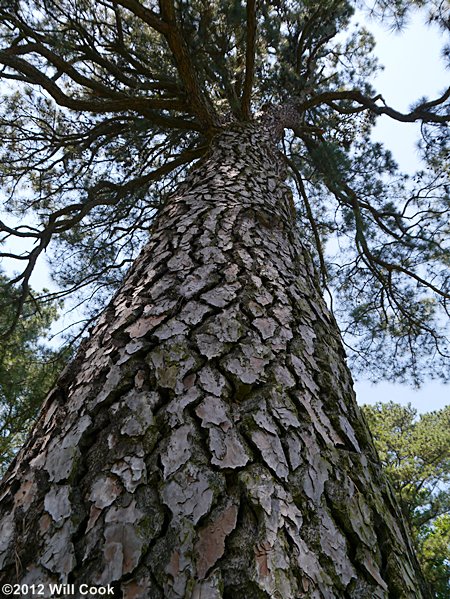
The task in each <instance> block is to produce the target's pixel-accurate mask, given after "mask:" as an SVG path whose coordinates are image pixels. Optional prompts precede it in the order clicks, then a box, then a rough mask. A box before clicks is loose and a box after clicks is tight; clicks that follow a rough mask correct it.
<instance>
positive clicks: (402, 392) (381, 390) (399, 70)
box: [355, 12, 450, 412]
mask: <svg viewBox="0 0 450 599" xmlns="http://www.w3.org/2000/svg"><path fill="white" fill-rule="evenodd" d="M357 18H358V22H360V23H361V22H362V21H363V17H361V15H358V17H357ZM364 21H365V25H366V27H367V28H368V29H369V30H370V31H372V33H373V34H374V35H375V39H376V42H377V45H376V49H375V53H376V54H377V56H378V58H379V59H380V62H381V64H383V65H384V66H385V69H384V71H383V72H381V73H380V74H379V75H378V77H377V79H376V80H374V87H375V88H376V91H377V92H379V93H381V94H382V95H383V97H384V99H385V101H386V103H387V104H388V105H389V106H392V107H393V108H396V109H397V110H401V111H408V109H409V107H410V105H411V104H412V103H413V102H414V101H415V100H417V99H419V98H420V97H421V96H422V95H423V90H427V94H428V95H429V99H433V98H437V97H439V95H440V94H441V93H442V91H443V90H444V89H445V88H446V87H448V85H449V82H450V71H449V70H446V69H445V68H444V61H443V59H442V58H441V48H442V46H443V44H444V36H443V34H442V33H441V32H440V30H439V29H438V28H437V27H436V26H433V27H429V26H424V13H423V12H422V13H421V12H417V13H415V14H414V15H413V16H412V18H411V19H410V21H409V23H408V25H407V26H406V27H405V29H404V30H402V31H401V32H398V31H392V30H389V27H388V26H382V25H379V24H377V23H375V22H373V21H370V20H367V19H364ZM418 131H419V125H417V124H413V123H398V122H396V121H393V120H392V119H390V118H389V117H387V116H382V117H380V118H379V119H378V120H377V126H376V128H375V131H374V134H373V136H374V139H376V140H377V141H386V140H389V141H388V147H389V149H390V150H391V151H392V153H393V156H394V158H395V160H396V161H397V163H398V164H399V166H400V168H401V170H403V171H406V172H413V171H414V170H415V169H417V168H420V162H419V160H418V155H417V151H416V142H417V139H418ZM355 390H356V397H357V400H358V403H360V404H361V403H375V402H377V401H382V402H387V401H395V402H397V403H401V404H407V403H411V404H412V405H413V406H414V407H415V408H416V409H417V411H418V412H427V411H430V410H437V409H441V408H443V407H444V406H445V405H448V404H450V386H449V385H444V384H442V383H439V382H430V383H427V384H425V385H423V387H422V388H421V389H419V390H415V389H413V388H411V387H409V386H407V385H400V384H390V383H387V382H381V383H378V384H376V385H373V384H371V383H369V382H367V381H359V382H357V383H356V384H355Z"/></svg>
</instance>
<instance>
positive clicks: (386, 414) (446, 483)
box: [364, 402, 450, 599]
mask: <svg viewBox="0 0 450 599" xmlns="http://www.w3.org/2000/svg"><path fill="white" fill-rule="evenodd" d="M364 413H365V416H366V418H367V421H368V423H369V426H370V429H371V431H372V434H373V436H374V440H375V444H376V447H377V449H378V453H379V455H380V458H381V461H382V463H383V465H384V467H385V471H386V473H387V474H388V476H389V478H390V480H391V482H392V484H393V486H394V489H395V491H396V493H397V497H398V499H399V501H400V505H401V507H402V510H403V513H404V515H405V517H406V519H407V521H408V522H409V524H410V526H411V530H412V532H413V536H414V539H415V541H416V545H417V549H418V555H419V558H420V561H421V564H422V568H423V571H424V573H425V575H426V577H427V579H428V580H429V582H430V583H431V584H432V586H433V589H434V592H435V597H436V598H438V599H446V598H447V597H448V596H449V592H450V562H449V558H450V406H448V407H446V408H444V409H443V410H439V411H437V412H428V413H426V414H421V415H420V416H419V417H417V410H415V409H413V408H412V407H411V405H408V406H401V405H399V404H396V403H393V402H389V403H377V404H376V405H374V406H369V405H366V406H364Z"/></svg>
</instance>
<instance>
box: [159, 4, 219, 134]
mask: <svg viewBox="0 0 450 599" xmlns="http://www.w3.org/2000/svg"><path fill="white" fill-rule="evenodd" d="M160 9H161V16H162V18H163V20H164V21H165V23H167V25H168V29H167V30H166V31H165V32H163V35H164V37H165V38H166V40H167V43H168V44H169V48H170V50H171V51H172V55H173V58H174V61H175V64H176V67H177V70H178V74H179V75H180V78H181V80H182V81H183V85H184V87H185V90H186V94H187V102H188V104H189V106H190V107H191V109H192V111H193V113H194V114H195V115H196V116H197V117H198V118H199V119H200V121H201V122H203V123H204V124H205V125H206V126H207V127H211V126H214V125H215V123H216V116H215V114H214V110H213V108H212V106H211V104H210V102H209V101H208V99H207V97H206V93H205V92H204V91H203V90H202V89H201V86H200V84H199V81H198V78H197V75H196V70H195V67H194V65H193V63H192V59H191V55H190V53H189V50H188V48H187V46H186V43H185V40H184V38H183V33H182V31H181V29H180V26H179V24H178V22H177V19H176V15H175V5H174V3H173V1H172V0H160Z"/></svg>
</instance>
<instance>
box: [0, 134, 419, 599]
mask: <svg viewBox="0 0 450 599" xmlns="http://www.w3.org/2000/svg"><path fill="white" fill-rule="evenodd" d="M272 138H273V135H272V134H271V132H270V128H268V127H263V126H258V125H246V126H242V125H241V126H234V127H233V128H231V129H229V130H228V131H225V132H224V133H222V134H221V135H219V136H218V137H217V138H216V139H215V140H214V141H213V144H212V147H211V151H210V154H209V156H208V158H207V159H206V160H204V161H203V162H202V164H200V165H199V166H198V167H197V168H196V169H195V170H194V171H193V172H192V173H191V175H190V176H189V177H188V179H187V181H186V182H185V183H184V184H183V185H182V186H181V187H180V189H179V190H178V192H177V193H176V194H175V195H173V196H172V197H170V198H169V200H168V201H167V203H166V205H165V207H164V208H163V210H162V211H161V214H160V215H159V216H158V218H157V220H156V221H155V224H154V227H153V231H152V236H151V241H150V243H149V244H148V245H147V247H146V248H145V249H144V251H143V252H142V254H141V256H140V257H139V258H138V260H137V261H136V263H135V265H134V267H133V270H132V271H131V272H130V274H129V276H128V277H127V279H126V281H125V283H124V285H123V287H122V288H121V290H120V291H119V292H118V293H117V295H116V296H115V298H114V299H113V301H112V302H111V304H110V305H109V307H108V308H107V310H106V311H105V312H104V314H103V316H102V317H101V318H100V321H99V323H98V325H97V326H96V327H95V329H94V330H93V332H92V335H91V337H90V339H89V340H88V341H87V342H85V343H84V344H83V349H82V350H81V351H80V353H79V355H78V357H77V359H76V360H75V361H74V362H73V363H72V364H71V365H69V367H68V369H67V371H66V372H65V373H64V374H63V375H62V377H61V379H60V381H59V384H58V386H57V387H56V388H55V389H54V391H53V392H52V393H51V394H50V396H49V398H48V399H47V401H46V403H45V406H44V408H43V411H42V414H41V417H40V420H39V422H38V424H37V426H36V427H35V429H34V432H33V435H32V437H31V438H30V440H29V441H28V443H27V445H26V446H25V447H24V448H23V449H22V451H21V452H20V454H19V456H18V458H17V460H16V461H15V464H14V466H13V467H12V468H11V469H10V472H9V473H8V476H7V477H6V480H5V482H4V484H3V494H2V511H1V514H2V520H1V526H2V537H1V540H0V566H1V565H2V566H3V574H2V575H1V576H0V579H1V581H2V582H10V583H11V582H13V581H16V580H17V581H21V582H25V583H32V582H34V583H44V584H47V583H49V582H50V581H63V582H65V581H69V582H73V583H75V586H77V584H80V583H89V584H104V583H108V582H112V581H115V588H116V594H115V595H114V596H116V597H124V598H127V599H131V598H138V597H142V598H149V597H151V598H155V599H156V598H161V599H163V598H164V599H173V598H183V597H186V598H194V597H195V598H200V597H202V598H203V599H210V598H211V599H213V598H214V599H218V598H221V597H223V598H233V599H237V598H242V599H251V598H260V597H261V598H263V597H277V598H282V599H289V598H297V597H308V598H328V599H336V598H339V597H343V598H344V597H347V598H348V597H350V598H356V597H361V598H368V599H369V598H371V599H372V598H388V597H389V598H394V597H405V598H413V597H414V598H420V597H426V596H427V593H426V591H425V590H424V586H423V583H422V580H421V577H420V574H419V572H418V569H417V565H416V560H415V558H414V556H413V554H412V550H411V547H410V542H409V540H408V534H407V532H406V531H405V527H404V524H403V520H402V517H401V515H400V511H399V509H398V508H397V505H396V503H395V500H394V498H393V495H392V492H391V490H390V487H389V486H388V485H387V484H386V482H385V479H384V477H383V476H382V473H381V471H380V465H379V462H378V459H377V456H376V453H375V450H374V448H373V444H372V442H371V438H370V434H369V432H368V430H367V427H366V425H365V423H364V421H363V419H362V418H361V415H360V413H359V410H358V408H357V406H356V403H355V399H354V393H353V390H352V381H351V377H350V374H349V372H348V370H347V368H346V365H345V356H344V351H343V348H342V345H341V342H340V338H339V332H338V330H337V327H336V324H335V322H334V320H333V318H332V317H331V316H330V314H329V312H328V311H327V309H326V306H325V304H324V301H323V299H322V298H321V295H320V289H319V286H318V283H317V279H316V275H315V272H314V268H313V265H312V263H311V260H310V258H309V256H308V254H307V252H306V251H305V249H304V247H303V246H302V244H301V241H300V239H299V237H298V232H297V230H296V227H295V214H294V211H293V208H292V197H291V194H290V191H289V189H288V187H287V186H286V185H285V184H284V183H283V181H282V170H283V169H282V168H281V166H280V165H281V164H282V163H281V160H280V157H279V155H278V153H277V151H276V149H275V147H274V141H273V139H272ZM46 596H48V595H46ZM76 596H78V595H76Z"/></svg>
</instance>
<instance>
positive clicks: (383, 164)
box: [0, 0, 450, 382]
mask: <svg viewBox="0 0 450 599" xmlns="http://www.w3.org/2000/svg"><path fill="white" fill-rule="evenodd" d="M414 4H418V3H415V2H408V1H402V2H396V3H394V4H391V3H385V2H383V0H379V1H378V2H377V3H376V4H375V7H374V9H373V10H374V11H378V12H379V14H380V15H381V16H382V17H384V18H391V19H393V20H394V22H395V23H396V24H401V22H402V20H403V19H404V18H405V16H406V14H407V11H408V10H409V9H410V8H411V7H413V6H414ZM420 4H422V3H420ZM355 5H356V4H355V3H353V2H348V1H342V0H327V1H326V2H323V1H322V2H318V1H314V0H311V1H309V0H308V1H303V2H296V1H295V2H294V1H289V0H281V1H277V2H261V3H256V2H255V1H254V0H248V1H247V2H241V1H236V0H229V1H226V2H204V1H203V0H197V1H194V2H174V1H173V0H160V2H153V1H147V2H143V1H139V0H104V1H102V2H92V1H91V0H62V1H58V2H54V1H53V0H34V1H32V2H24V1H22V0H14V1H13V2H11V0H8V1H6V0H2V1H0V15H1V22H2V25H1V29H0V34H1V38H2V43H1V50H0V63H1V64H2V70H1V77H2V79H3V81H4V88H3V90H4V91H3V100H2V108H1V116H0V123H1V127H2V133H3V139H4V146H3V149H2V156H1V162H2V166H1V170H0V184H1V185H2V188H3V190H4V193H5V194H6V198H7V199H6V202H5V209H6V212H7V213H9V216H10V218H12V217H14V219H16V220H15V221H14V222H17V219H19V222H20V223H21V224H18V225H13V224H7V223H4V222H2V223H1V229H2V231H3V238H2V239H3V240H4V241H6V240H10V239H11V238H15V239H17V240H19V242H20V243H21V244H25V243H28V244H29V247H30V249H29V250H27V251H26V252H25V253H23V254H22V253H18V252H13V251H8V250H6V249H5V251H3V252H2V254H1V256H2V257H5V258H15V259H17V260H19V263H20V264H24V265H25V267H24V268H23V270H22V272H20V273H19V274H17V275H16V276H14V277H13V278H12V280H11V281H10V285H13V286H18V287H20V288H21V299H20V301H19V302H18V304H17V310H16V316H15V317H14V318H13V319H12V321H11V323H10V324H9V325H8V326H7V327H6V329H5V330H4V331H3V332H4V334H5V335H7V334H9V333H10V332H11V331H12V330H13V328H14V325H15V324H16V321H17V319H18V317H19V315H20V313H21V311H22V308H23V305H24V303H25V302H27V301H29V278H30V275H31V272H32V270H33V268H34V266H35V264H36V261H37V259H38V257H39V256H40V255H41V254H43V253H44V252H45V251H47V248H48V247H49V246H50V244H52V245H51V247H52V248H53V249H52V253H51V263H52V266H53V268H54V277H55V280H56V282H57V283H58V284H59V286H60V287H61V292H58V293H57V294H56V295H57V296H58V295H64V294H67V293H73V292H77V291H78V292H80V291H83V292H84V297H89V298H90V299H91V310H92V311H93V312H95V311H96V308H97V306H98V305H99V304H102V302H103V299H104V296H107V295H108V294H109V293H110V289H111V287H115V286H116V285H117V284H118V281H119V280H120V278H121V276H122V272H123V269H124V268H125V267H127V266H128V265H129V263H130V262H131V260H132V259H133V257H134V256H135V255H136V253H137V250H138V249H139V248H140V247H141V245H142V242H143V240H144V238H145V236H146V235H147V231H148V228H149V224H150V222H151V220H152V218H153V216H154V214H155V211H156V210H157V209H158V207H159V205H160V203H161V198H163V197H164V196H165V195H167V194H168V193H169V192H170V191H171V190H172V189H173V188H174V186H175V185H176V184H177V183H178V182H179V181H180V179H181V178H182V177H183V176H184V173H185V172H186V168H187V167H188V166H189V165H190V164H192V163H193V162H194V161H195V160H197V159H199V158H200V157H201V156H203V155H204V153H205V152H206V150H207V148H208V143H209V140H210V139H211V137H212V136H214V135H215V134H216V133H217V131H219V130H220V129H221V128H222V127H224V126H226V125H227V123H229V122H231V121H243V122H246V121H251V120H252V119H255V118H257V115H258V113H259V111H261V110H264V109H267V107H268V106H270V105H286V104H289V105H290V106H291V107H292V109H293V110H294V111H295V114H296V115H297V118H296V120H295V122H292V121H291V122H290V123H289V129H288V130H287V131H286V134H285V137H284V141H283V146H284V154H285V159H286V163H287V165H288V166H289V171H290V181H291V184H292V187H293V190H294V192H295V193H296V197H297V209H298V210H297V211H298V219H299V221H300V223H301V224H302V230H303V231H304V235H305V240H306V241H308V242H310V244H311V246H312V248H313V251H314V253H315V255H316V257H317V264H318V268H319V270H320V274H321V280H322V284H323V285H324V287H326V286H330V288H332V289H333V290H334V291H333V293H334V295H336V296H337V299H338V304H339V308H338V309H336V313H337V315H338V316H339V318H340V320H341V322H342V324H343V326H344V329H345V330H346V331H347V332H351V333H352V335H351V336H349V337H348V338H347V339H348V342H349V343H350V344H351V345H352V346H353V347H354V349H355V352H354V354H353V356H354V361H355V364H356V365H357V366H359V367H360V368H362V369H364V370H365V371H366V372H367V371H370V369H371V368H372V367H374V365H379V364H380V363H381V362H383V363H384V364H386V368H385V374H386V375H387V376H390V377H391V378H405V377H407V376H411V373H412V376H413V380H414V381H415V382H420V380H421V377H422V376H424V375H431V376H441V377H443V378H446V372H447V371H446V368H445V364H446V360H447V358H448V354H447V337H446V335H447V330H446V327H447V324H448V301H449V293H450V292H449V277H448V264H449V246H448V211H449V202H450V198H449V195H448V190H449V187H448V172H449V162H448V155H449V153H448V136H447V135H446V133H447V123H448V120H449V119H450V117H449V114H448V105H449V97H450V88H449V89H447V90H446V91H444V92H443V93H442V95H441V96H440V97H439V98H436V99H433V100H428V99H426V98H422V99H420V100H418V101H417V102H416V103H415V104H414V105H413V106H412V108H411V110H410V111H409V112H407V113H401V112H399V111H397V110H395V108H393V107H390V106H387V105H386V103H385V101H384V100H383V98H382V97H381V96H380V95H379V94H377V93H376V90H375V89H373V87H372V84H371V78H372V77H373V75H374V73H375V72H376V70H377V68H378V65H377V63H376V60H375V59H374V58H373V56H372V54H371V52H372V50H373V45H374V40H373V38H372V36H371V35H370V33H369V32H368V31H367V30H365V29H364V28H363V27H359V26H357V25H355V23H354V21H353V20H352V15H353V13H354V9H355ZM427 7H428V8H429V10H430V19H432V20H434V21H435V22H436V23H438V24H439V25H440V26H442V27H444V26H445V24H446V19H447V15H446V14H445V13H444V7H443V6H442V5H441V4H440V3H433V2H429V3H427ZM380 115H387V116H389V117H390V118H393V119H396V120H398V121H402V122H415V121H418V122H421V123H422V142H421V153H422V155H423V158H424V161H425V165H426V170H425V171H424V172H422V173H418V174H417V175H416V176H415V177H414V178H413V179H412V180H408V179H406V178H405V177H403V176H402V175H401V174H400V173H398V171H397V168H396V165H395V163H394V161H393V160H392V157H391V155H390V153H389V151H388V150H386V149H385V148H384V147H382V146H381V144H378V143H374V142H372V141H371V139H370V131H371V128H372V126H373V124H374V122H375V119H376V118H377V116H380ZM30 212H31V213H32V214H33V217H32V219H31V220H29V221H28V224H22V222H21V220H22V219H23V216H24V215H25V214H27V215H29V214H30ZM337 243H338V244H339V256H337V257H334V258H333V259H331V258H330V257H329V255H327V252H326V251H325V250H326V249H327V248H329V247H333V246H335V245H336V244H337ZM95 297H97V298H98V302H97V303H96V302H95V301H94V300H93V299H92V298H95ZM355 331H356V332H355ZM387 339H390V342H389V343H387V342H386V340H387ZM387 356H388V358H389V359H387V358H386V357H387ZM374 368H375V367H374Z"/></svg>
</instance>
